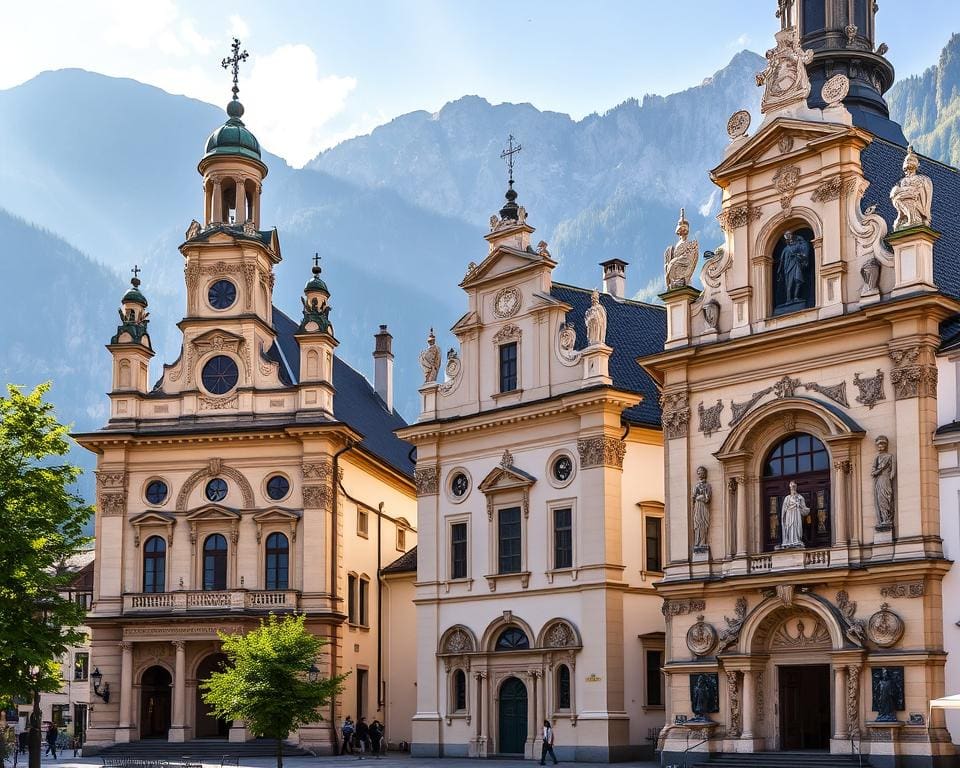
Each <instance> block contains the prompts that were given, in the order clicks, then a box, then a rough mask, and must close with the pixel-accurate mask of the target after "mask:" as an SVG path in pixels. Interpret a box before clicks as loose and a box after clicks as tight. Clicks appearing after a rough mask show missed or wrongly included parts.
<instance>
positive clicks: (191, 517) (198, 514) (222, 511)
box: [187, 504, 240, 523]
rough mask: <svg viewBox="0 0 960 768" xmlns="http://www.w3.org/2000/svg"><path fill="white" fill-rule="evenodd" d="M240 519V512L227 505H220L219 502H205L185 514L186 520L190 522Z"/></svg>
mask: <svg viewBox="0 0 960 768" xmlns="http://www.w3.org/2000/svg"><path fill="white" fill-rule="evenodd" d="M239 519H240V513H239V512H235V511H234V510H232V509H229V508H227V507H221V506H220V505H219V504H207V505H206V506H203V507H200V508H199V509H197V510H194V511H193V512H191V513H190V514H188V515H187V520H188V521H189V522H191V523H199V522H203V521H207V522H222V521H228V520H229V521H234V520H239Z"/></svg>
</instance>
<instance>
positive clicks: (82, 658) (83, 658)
mask: <svg viewBox="0 0 960 768" xmlns="http://www.w3.org/2000/svg"><path fill="white" fill-rule="evenodd" d="M89 674H90V654H89V653H81V652H79V651H78V652H77V653H76V654H75V655H74V657H73V679H74V680H86V679H87V677H88V676H89Z"/></svg>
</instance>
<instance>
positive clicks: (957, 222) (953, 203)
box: [860, 137, 960, 346]
mask: <svg viewBox="0 0 960 768" xmlns="http://www.w3.org/2000/svg"><path fill="white" fill-rule="evenodd" d="M906 154H907V150H906V149H905V148H904V147H901V146H898V145H896V144H892V143H890V142H889V141H885V140H884V139H879V138H876V137H875V138H874V140H873V142H872V143H871V144H870V145H869V146H868V147H867V148H866V149H864V150H863V152H861V153H860V161H861V164H862V165H863V175H864V178H866V180H867V181H869V182H870V187H869V188H868V189H867V191H866V193H865V194H864V196H863V207H864V209H866V208H867V207H868V206H871V205H876V206H877V213H879V214H880V215H881V216H883V218H884V219H885V220H886V222H887V226H888V227H889V230H890V232H893V221H894V219H895V218H896V211H895V210H894V208H893V203H891V202H890V190H891V189H892V188H893V187H894V185H896V184H897V182H899V181H900V179H902V178H903V167H902V166H903V158H904V156H905V155H906ZM918 173H922V174H924V175H926V176H929V177H930V179H931V180H932V181H933V211H932V215H933V228H934V229H935V230H937V231H938V232H940V234H941V237H940V239H939V240H937V242H936V243H935V244H934V246H933V279H934V282H935V283H936V284H937V287H938V288H939V289H940V290H941V291H943V292H944V293H945V294H947V295H949V296H953V297H955V298H958V299H960V171H957V169H956V168H952V167H951V166H949V165H945V164H944V163H940V162H937V161H936V160H931V159H930V158H929V157H924V156H923V155H920V168H919V170H918ZM958 333H960V318H956V317H954V318H950V319H949V320H947V321H946V322H944V323H943V324H942V325H941V326H940V337H941V339H942V342H943V345H944V346H948V345H951V344H952V343H955V342H956V341H957V335H958Z"/></svg>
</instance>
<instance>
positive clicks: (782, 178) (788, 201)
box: [773, 165, 800, 211]
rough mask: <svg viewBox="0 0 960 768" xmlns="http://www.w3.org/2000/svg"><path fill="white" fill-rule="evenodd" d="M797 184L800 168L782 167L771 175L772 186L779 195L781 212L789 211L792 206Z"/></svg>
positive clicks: (792, 166)
mask: <svg viewBox="0 0 960 768" xmlns="http://www.w3.org/2000/svg"><path fill="white" fill-rule="evenodd" d="M799 183H800V167H799V166H797V165H786V166H783V167H781V168H778V169H777V172H776V173H775V174H773V186H775V187H776V188H777V191H778V192H779V193H780V207H781V208H783V210H785V211H786V210H789V209H790V206H791V205H793V196H794V195H795V194H796V191H797V185H798V184H799Z"/></svg>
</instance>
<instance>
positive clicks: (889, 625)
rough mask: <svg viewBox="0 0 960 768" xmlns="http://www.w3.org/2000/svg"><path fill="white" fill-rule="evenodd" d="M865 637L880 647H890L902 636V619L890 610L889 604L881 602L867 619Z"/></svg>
mask: <svg viewBox="0 0 960 768" xmlns="http://www.w3.org/2000/svg"><path fill="white" fill-rule="evenodd" d="M867 637H869V638H870V641H871V642H872V643H874V644H875V645H878V646H879V647H881V648H890V647H892V646H894V645H896V644H897V643H898V642H899V641H900V638H901V637H903V619H901V618H900V617H899V616H898V615H897V614H895V613H894V612H893V611H891V610H890V606H889V604H887V603H883V604H882V605H881V606H880V610H879V611H877V612H876V613H875V614H873V615H872V616H871V617H870V618H869V619H867Z"/></svg>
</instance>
